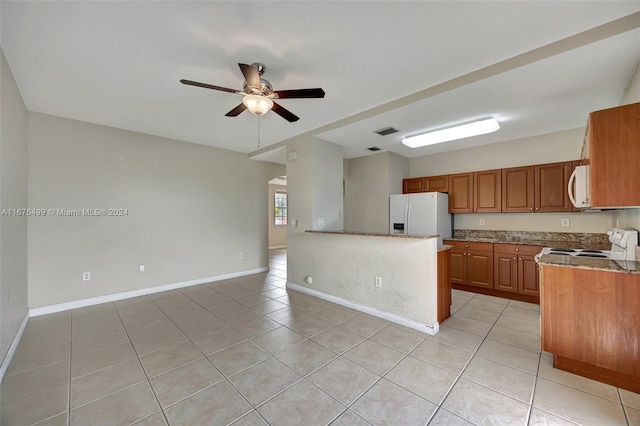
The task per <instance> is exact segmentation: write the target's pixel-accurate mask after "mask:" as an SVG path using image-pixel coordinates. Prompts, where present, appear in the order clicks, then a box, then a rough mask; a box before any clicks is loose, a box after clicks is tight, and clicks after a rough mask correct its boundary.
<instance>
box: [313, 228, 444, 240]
mask: <svg viewBox="0 0 640 426" xmlns="http://www.w3.org/2000/svg"><path fill="white" fill-rule="evenodd" d="M305 232H309V233H311V234H337V235H356V236H363V237H389V238H413V239H416V240H428V239H431V238H438V235H397V234H383V233H375V232H353V231H315V230H310V229H307V230H306V231H305Z"/></svg>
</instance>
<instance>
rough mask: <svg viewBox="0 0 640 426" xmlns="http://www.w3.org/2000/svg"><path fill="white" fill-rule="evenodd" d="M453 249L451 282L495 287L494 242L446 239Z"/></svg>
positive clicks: (446, 242)
mask: <svg viewBox="0 0 640 426" xmlns="http://www.w3.org/2000/svg"><path fill="white" fill-rule="evenodd" d="M445 244H449V245H452V246H453V249H451V282H452V283H457V284H463V285H470V286H474V287H480V288H492V287H493V243H476V242H466V241H445Z"/></svg>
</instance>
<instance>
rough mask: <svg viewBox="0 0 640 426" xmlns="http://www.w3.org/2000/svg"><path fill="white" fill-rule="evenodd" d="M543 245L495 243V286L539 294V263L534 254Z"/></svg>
mask: <svg viewBox="0 0 640 426" xmlns="http://www.w3.org/2000/svg"><path fill="white" fill-rule="evenodd" d="M540 250H542V246H530V245H523V244H494V246H493V251H494V271H493V274H494V280H493V288H494V289H495V290H500V291H508V292H512V293H520V294H525V295H529V296H538V295H539V289H538V265H537V264H536V262H535V260H534V256H535V255H536V254H538V253H540Z"/></svg>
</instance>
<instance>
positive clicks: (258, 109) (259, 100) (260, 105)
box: [242, 95, 273, 116]
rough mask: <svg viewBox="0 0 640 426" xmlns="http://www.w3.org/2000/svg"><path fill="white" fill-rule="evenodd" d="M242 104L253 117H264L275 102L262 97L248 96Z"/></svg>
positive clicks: (243, 99)
mask: <svg viewBox="0 0 640 426" xmlns="http://www.w3.org/2000/svg"><path fill="white" fill-rule="evenodd" d="M242 103H243V104H244V105H245V106H246V107H247V109H248V110H249V112H250V113H251V114H253V115H257V116H260V115H264V114H266V113H268V112H269V110H270V109H271V108H273V101H272V100H271V99H269V98H267V97H266V96H262V95H246V96H245V97H244V98H242Z"/></svg>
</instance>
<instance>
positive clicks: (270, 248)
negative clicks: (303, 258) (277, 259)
mask: <svg viewBox="0 0 640 426" xmlns="http://www.w3.org/2000/svg"><path fill="white" fill-rule="evenodd" d="M281 248H287V245H286V244H285V245H283V246H271V247H269V250H273V249H281Z"/></svg>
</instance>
